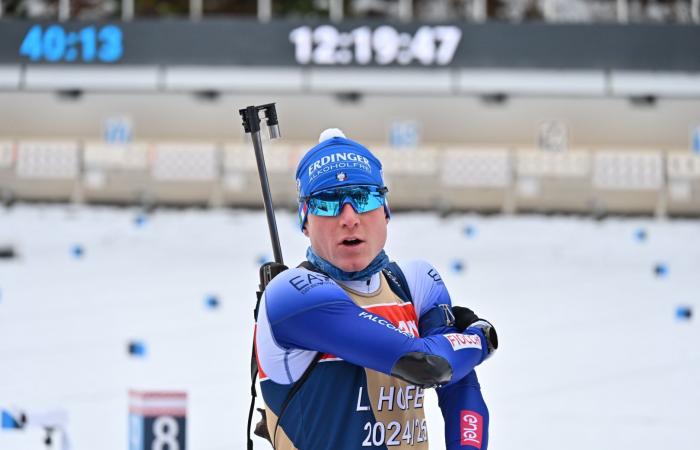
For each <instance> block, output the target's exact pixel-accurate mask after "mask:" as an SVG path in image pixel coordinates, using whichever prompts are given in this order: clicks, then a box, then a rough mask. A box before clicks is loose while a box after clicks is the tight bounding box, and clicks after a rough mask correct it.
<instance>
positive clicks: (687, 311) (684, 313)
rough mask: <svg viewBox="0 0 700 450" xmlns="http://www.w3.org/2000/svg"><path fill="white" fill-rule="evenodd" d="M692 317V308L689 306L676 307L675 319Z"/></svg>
mask: <svg viewBox="0 0 700 450" xmlns="http://www.w3.org/2000/svg"><path fill="white" fill-rule="evenodd" d="M692 317H693V310H692V309H691V308H690V306H679V307H678V308H676V319H678V320H690V319H691V318H692Z"/></svg>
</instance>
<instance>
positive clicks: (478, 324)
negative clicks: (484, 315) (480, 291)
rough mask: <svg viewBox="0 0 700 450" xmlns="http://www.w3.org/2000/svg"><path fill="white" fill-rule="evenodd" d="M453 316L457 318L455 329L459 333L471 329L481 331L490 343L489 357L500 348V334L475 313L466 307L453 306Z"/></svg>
mask: <svg viewBox="0 0 700 450" xmlns="http://www.w3.org/2000/svg"><path fill="white" fill-rule="evenodd" d="M452 314H453V315H454V316H455V328H457V329H458V330H459V331H464V330H466V329H467V328H469V327H474V328H478V329H480V330H481V331H482V332H483V333H484V336H486V340H487V341H488V346H489V349H488V350H489V351H488V355H489V356H491V354H492V353H493V352H494V351H496V349H497V348H498V334H496V329H495V328H494V327H493V325H491V323H490V322H488V321H487V320H484V319H480V318H479V316H477V315H476V314H475V313H474V311H472V310H471V309H469V308H466V307H464V306H453V307H452Z"/></svg>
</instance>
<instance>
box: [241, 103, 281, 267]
mask: <svg viewBox="0 0 700 450" xmlns="http://www.w3.org/2000/svg"><path fill="white" fill-rule="evenodd" d="M263 108H264V109H265V111H266V116H268V117H269V114H272V115H273V116H274V118H275V125H277V123H276V122H277V120H276V119H277V114H276V113H275V112H274V108H275V105H274V103H271V104H269V105H263V106H262V107H261V106H248V107H247V108H245V109H241V110H239V111H238V112H239V113H240V115H241V117H242V118H243V128H244V130H245V132H246V133H250V136H251V138H252V139H253V149H254V150H255V161H256V162H257V165H258V176H259V177H260V186H261V188H262V195H263V204H264V206H265V215H266V216H267V226H268V228H269V230H270V241H271V243H272V252H273V254H274V257H275V262H277V263H279V264H284V260H283V259H282V247H281V246H280V238H279V233H278V232H277V221H276V219H275V209H274V207H273V205H272V196H271V194H270V183H269V181H268V177H267V169H266V167H265V157H264V156H263V148H262V140H261V138H260V117H259V116H258V111H259V110H260V109H263ZM270 108H271V109H272V112H271V113H270V112H268V109H270ZM268 121H269V120H268ZM268 125H269V124H268Z"/></svg>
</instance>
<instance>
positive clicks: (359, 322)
mask: <svg viewBox="0 0 700 450" xmlns="http://www.w3.org/2000/svg"><path fill="white" fill-rule="evenodd" d="M399 266H400V268H401V270H402V272H403V273H404V275H405V277H406V281H407V284H408V288H409V290H410V293H411V297H412V299H413V302H412V303H411V302H406V301H404V300H402V299H401V298H399V296H397V295H396V294H395V293H394V292H393V291H392V290H391V289H390V288H389V286H388V283H387V280H386V278H385V276H384V274H382V273H381V272H379V273H377V274H375V275H373V277H372V279H370V280H369V281H367V282H365V281H355V282H345V283H343V284H341V282H336V281H335V280H333V279H331V278H329V277H327V276H326V275H323V274H320V273H317V272H312V271H309V270H307V269H304V268H296V269H290V270H287V271H285V272H283V273H281V274H280V275H278V276H277V277H276V278H275V279H274V280H273V281H272V282H271V283H270V284H269V285H268V286H267V288H266V290H265V294H264V296H263V299H262V301H261V304H260V312H259V316H258V324H257V329H256V347H257V356H258V366H259V369H260V380H261V390H262V394H263V398H264V400H265V404H266V406H267V417H268V430H269V433H270V436H271V437H273V438H274V439H275V444H276V445H275V448H276V449H298V450H321V449H332V450H355V449H361V448H364V447H371V448H379V449H386V450H389V449H407V448H417V449H427V448H428V436H427V427H426V423H425V417H424V414H423V400H424V390H423V387H420V386H415V385H412V384H410V383H408V382H406V381H403V380H401V379H399V378H396V377H392V376H391V375H390V374H391V373H392V368H393V367H394V364H395V363H396V362H397V360H399V358H401V357H402V356H404V355H406V354H407V353H410V352H418V353H424V354H427V355H436V356H439V357H442V358H444V359H445V360H446V361H447V362H448V363H449V365H450V368H451V369H452V377H451V379H450V380H449V382H448V383H446V384H445V385H444V386H442V387H439V388H438V389H437V393H438V399H439V405H440V408H441V410H442V414H443V417H444V419H445V442H446V447H447V449H448V450H454V449H465V450H474V449H478V450H485V449H486V447H487V444H488V420H489V417H488V410H487V408H486V404H485V403H484V400H483V398H482V395H481V390H480V387H479V383H478V381H477V377H476V373H475V372H474V367H475V366H477V365H478V364H480V363H481V362H482V361H483V359H484V358H485V356H486V353H487V348H486V347H487V344H486V342H485V339H484V336H483V334H482V332H481V330H478V329H474V328H468V329H467V330H465V331H464V332H463V333H460V332H459V331H458V330H456V329H455V328H454V327H452V326H448V325H446V324H445V323H444V322H440V321H435V320H434V319H435V317H436V314H435V312H436V311H435V310H436V309H439V308H441V307H439V306H438V305H447V306H451V300H450V297H449V294H448V292H447V289H446V288H445V285H444V283H443V281H442V279H441V278H440V276H439V274H438V273H437V271H436V270H435V269H434V268H433V267H432V266H431V265H430V264H428V263H426V262H423V261H415V262H410V263H407V264H400V265H399ZM318 352H320V353H322V357H321V360H320V362H319V364H318V365H317V366H316V367H315V368H314V369H313V371H312V372H311V374H310V376H309V378H308V379H307V381H306V382H305V383H304V384H303V385H302V387H301V389H300V390H299V391H298V392H297V393H296V395H295V396H294V397H293V399H292V400H291V402H290V403H289V405H288V406H287V408H286V410H285V411H284V414H283V417H282V419H281V421H280V424H279V427H276V424H277V421H278V415H279V413H280V409H281V406H282V403H283V402H284V400H285V398H286V397H287V394H288V392H289V390H290V389H291V387H292V384H293V383H294V382H295V381H296V380H298V379H299V378H300V377H301V376H302V374H303V373H304V371H305V370H306V368H307V367H308V366H309V364H310V363H311V362H312V361H313V359H314V357H315V356H316V354H317V353H318Z"/></svg>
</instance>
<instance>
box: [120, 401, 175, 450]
mask: <svg viewBox="0 0 700 450" xmlns="http://www.w3.org/2000/svg"><path fill="white" fill-rule="evenodd" d="M186 431H187V394H186V393H185V392H151V391H149V392H139V391H130V392H129V450H186V442H187V436H186Z"/></svg>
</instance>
